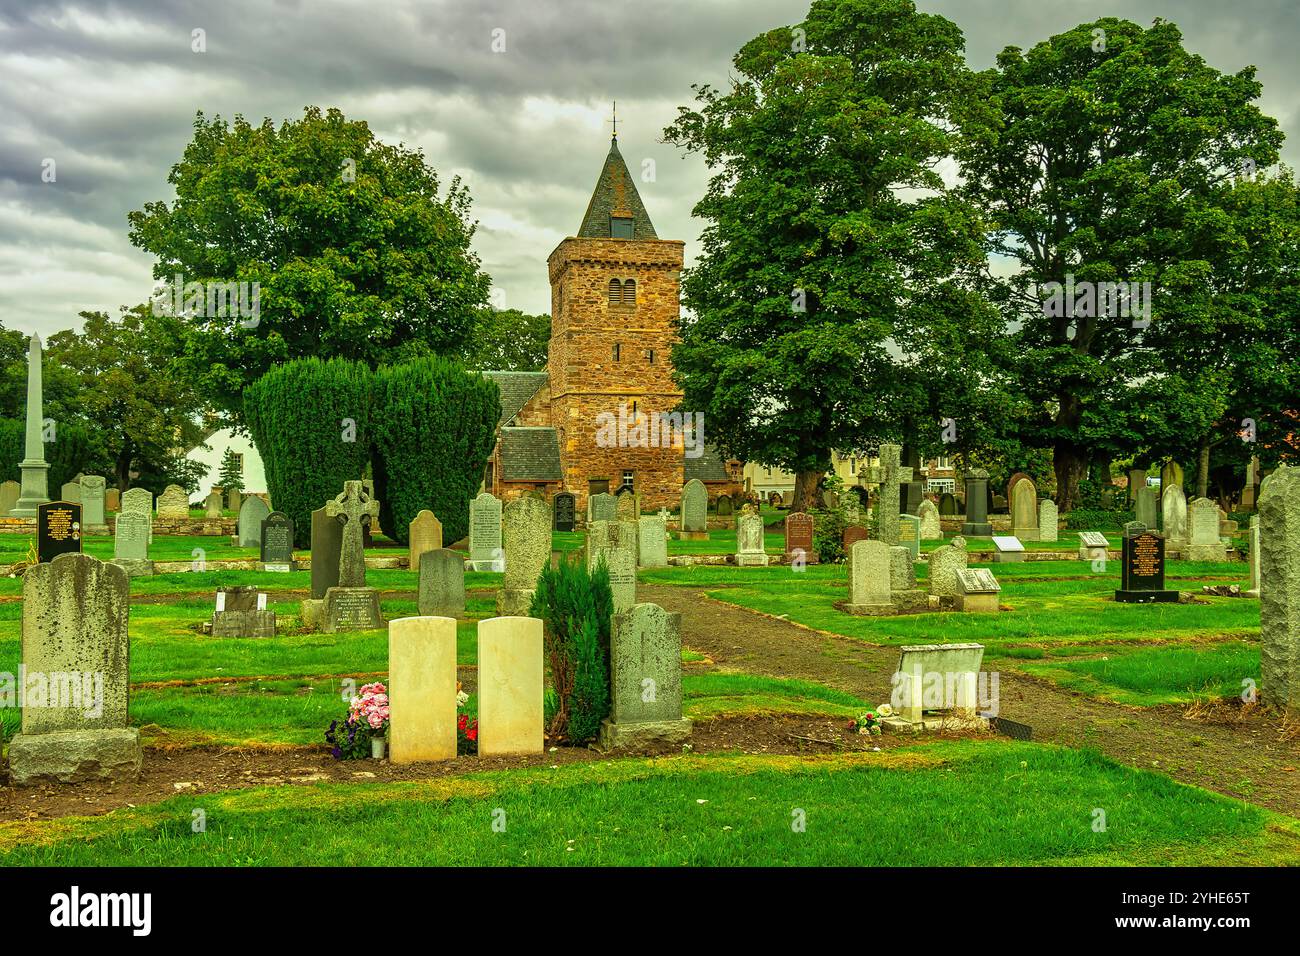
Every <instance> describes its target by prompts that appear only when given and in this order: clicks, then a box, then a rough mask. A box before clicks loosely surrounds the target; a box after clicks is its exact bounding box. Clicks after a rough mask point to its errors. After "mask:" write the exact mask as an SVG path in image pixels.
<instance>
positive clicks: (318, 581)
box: [311, 505, 343, 601]
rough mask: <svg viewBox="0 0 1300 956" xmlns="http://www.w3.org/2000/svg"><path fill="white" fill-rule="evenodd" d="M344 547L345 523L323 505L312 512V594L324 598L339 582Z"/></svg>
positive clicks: (319, 598)
mask: <svg viewBox="0 0 1300 956" xmlns="http://www.w3.org/2000/svg"><path fill="white" fill-rule="evenodd" d="M342 549H343V523H342V522H341V521H340V520H339V519H338V518H337V517H334V518H331V517H330V516H329V515H328V514H326V512H325V507H324V505H322V506H321V507H319V508H317V509H316V510H315V511H313V512H312V513H311V596H312V597H313V598H314V599H316V600H318V601H319V600H323V599H324V597H325V592H326V591H328V590H329V589H330V588H332V587H337V586H338V583H339V556H340V552H341V551H342Z"/></svg>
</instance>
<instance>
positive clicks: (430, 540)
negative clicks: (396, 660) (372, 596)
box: [389, 508, 442, 634]
mask: <svg viewBox="0 0 1300 956" xmlns="http://www.w3.org/2000/svg"><path fill="white" fill-rule="evenodd" d="M408 530H409V533H408V536H407V539H406V540H407V546H406V548H407V564H406V566H407V567H408V568H410V569H411V570H412V571H419V570H420V555H422V554H424V552H426V551H436V550H438V549H439V548H441V547H442V522H441V521H439V520H438V516H437V515H435V514H434V513H433V512H432V511H430V510H429V509H428V508H425V509H424V510H423V511H421V512H420V513H419V514H417V515H416V516H415V517H414V518H412V519H411V523H410V525H409V526H408ZM389 633H390V634H391V633H392V628H391V627H390V628H389Z"/></svg>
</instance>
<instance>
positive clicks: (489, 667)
mask: <svg viewBox="0 0 1300 956" xmlns="http://www.w3.org/2000/svg"><path fill="white" fill-rule="evenodd" d="M542 719H543V712H542V622H541V621H540V620H538V619H537V618H533V617H493V618H488V619H487V620H485V621H479V622H478V752H479V755H480V756H484V757H490V756H492V755H494V754H539V753H541V752H542V744H543V736H542Z"/></svg>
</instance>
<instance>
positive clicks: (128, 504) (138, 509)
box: [117, 488, 153, 544]
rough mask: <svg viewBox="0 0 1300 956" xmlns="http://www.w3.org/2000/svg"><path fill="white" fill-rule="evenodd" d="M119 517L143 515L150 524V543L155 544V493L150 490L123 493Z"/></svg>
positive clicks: (130, 489) (143, 489) (137, 489)
mask: <svg viewBox="0 0 1300 956" xmlns="http://www.w3.org/2000/svg"><path fill="white" fill-rule="evenodd" d="M117 513H118V515H119V516H121V515H124V514H128V513H130V514H141V515H144V516H145V518H146V519H147V520H148V522H149V543H150V544H153V492H152V491H150V490H149V489H148V488H128V489H127V490H126V491H124V492H122V501H121V508H119V509H118V512H117Z"/></svg>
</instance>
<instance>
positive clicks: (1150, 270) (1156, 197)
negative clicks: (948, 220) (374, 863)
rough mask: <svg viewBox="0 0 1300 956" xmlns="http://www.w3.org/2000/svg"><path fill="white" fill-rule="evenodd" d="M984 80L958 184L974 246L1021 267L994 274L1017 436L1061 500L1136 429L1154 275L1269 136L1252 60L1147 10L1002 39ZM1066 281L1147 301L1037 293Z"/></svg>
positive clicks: (1172, 304) (1167, 303)
mask: <svg viewBox="0 0 1300 956" xmlns="http://www.w3.org/2000/svg"><path fill="white" fill-rule="evenodd" d="M984 78H985V79H986V81H987V82H988V85H989V90H990V99H989V103H990V105H991V106H992V108H993V109H994V111H995V113H996V118H995V121H994V122H993V123H991V124H986V123H985V122H984V121H983V118H982V117H979V118H976V121H974V122H970V123H968V124H967V126H966V129H965V132H966V134H967V135H966V136H965V137H964V138H963V141H962V142H963V153H962V159H963V172H964V173H965V176H966V195H967V196H968V197H969V198H970V199H971V200H972V201H974V202H976V203H978V204H979V205H980V207H981V208H983V209H986V210H988V212H989V214H990V215H991V216H992V217H993V218H994V220H995V223H996V228H995V229H994V231H993V232H992V233H991V234H990V235H991V243H990V251H991V252H993V253H994V254H997V255H1001V256H1006V257H1008V258H1010V259H1011V260H1013V261H1015V262H1018V263H1019V266H1020V268H1019V270H1018V271H1017V272H1016V273H1015V274H1014V275H1012V276H1010V277H1009V278H997V277H994V278H993V281H995V282H996V283H997V285H998V286H999V287H1000V288H999V290H998V292H999V297H1000V298H1001V299H1002V300H1003V301H1005V302H1006V304H1007V313H1008V317H1009V318H1012V319H1015V320H1017V321H1018V322H1019V323H1021V324H1020V328H1019V331H1018V333H1017V336H1016V338H1017V345H1018V348H1017V350H1016V355H1017V361H1016V365H1015V377H1016V379H1017V380H1018V381H1019V382H1020V383H1021V386H1022V388H1023V392H1024V395H1025V398H1026V399H1027V401H1028V402H1029V403H1030V405H1031V406H1032V407H1033V409H1034V414H1033V416H1032V417H1031V418H1030V419H1029V420H1028V421H1027V422H1026V425H1025V432H1024V435H1025V438H1026V439H1027V440H1028V441H1031V442H1034V443H1038V444H1041V445H1044V446H1050V447H1052V448H1053V455H1054V466H1055V470H1056V477H1057V493H1058V496H1059V498H1058V503H1059V504H1060V505H1061V507H1062V509H1063V510H1064V509H1068V508H1069V507H1071V505H1072V503H1073V502H1074V501H1076V500H1077V498H1078V486H1079V481H1080V479H1081V477H1082V476H1083V475H1084V472H1085V469H1086V468H1087V467H1088V465H1089V463H1090V461H1096V460H1101V459H1105V460H1109V458H1108V456H1112V455H1114V454H1115V453H1116V452H1119V451H1122V450H1123V449H1125V448H1126V447H1127V449H1128V450H1129V451H1130V453H1131V452H1132V451H1138V450H1141V449H1143V448H1144V447H1146V446H1147V445H1149V444H1150V441H1149V439H1148V438H1147V437H1146V436H1144V435H1143V434H1142V430H1143V427H1144V423H1143V422H1142V421H1141V419H1140V417H1137V418H1135V417H1134V416H1132V415H1131V414H1129V412H1130V411H1131V409H1132V408H1133V407H1134V403H1135V401H1136V399H1137V397H1138V396H1137V393H1136V391H1135V389H1136V387H1137V385H1138V383H1140V382H1141V381H1142V380H1143V378H1144V377H1145V376H1147V375H1149V374H1150V373H1151V371H1152V367H1151V353H1150V349H1149V347H1148V346H1147V345H1146V341H1147V337H1148V332H1149V329H1151V328H1154V327H1156V326H1158V325H1159V323H1161V322H1162V321H1164V318H1165V317H1166V316H1167V315H1168V314H1170V313H1172V312H1173V311H1174V310H1176V309H1177V308H1179V306H1180V303H1179V302H1178V301H1176V300H1175V299H1174V298H1173V297H1172V296H1171V295H1170V294H1169V291H1168V290H1166V289H1165V288H1163V284H1164V282H1165V281H1166V280H1169V281H1170V284H1171V286H1172V285H1173V284H1174V283H1173V281H1172V278H1173V275H1174V274H1176V273H1177V272H1178V271H1179V270H1182V269H1185V257H1186V254H1187V250H1188V246H1189V244H1188V242H1187V237H1186V233H1187V231H1188V230H1189V228H1193V227H1194V225H1195V224H1196V223H1198V222H1200V221H1202V220H1203V219H1204V218H1205V217H1207V216H1211V215H1213V214H1214V209H1215V208H1216V207H1215V203H1216V202H1217V200H1218V192H1219V187H1220V185H1221V184H1222V183H1223V182H1224V180H1225V179H1226V178H1227V177H1229V176H1231V175H1234V174H1235V173H1236V171H1237V170H1239V169H1240V168H1241V166H1242V164H1243V163H1245V162H1247V161H1250V162H1254V163H1255V164H1257V165H1258V167H1259V168H1261V169H1262V168H1264V167H1267V166H1268V165H1270V164H1271V163H1273V162H1274V161H1275V160H1276V158H1277V149H1278V145H1279V143H1280V142H1281V134H1280V133H1279V132H1278V129H1277V124H1276V122H1275V121H1274V120H1272V119H1271V118H1269V117H1267V116H1265V115H1263V114H1262V113H1261V112H1260V111H1259V109H1258V108H1257V107H1256V106H1255V105H1254V102H1253V101H1254V100H1255V99H1257V98H1258V96H1259V94H1260V84H1259V83H1258V82H1257V81H1256V80H1255V71H1254V69H1253V68H1247V69H1244V70H1242V71H1240V72H1239V73H1237V74H1234V75H1226V74H1223V73H1220V72H1219V71H1218V70H1215V69H1214V68H1213V67H1211V66H1209V65H1208V64H1206V63H1205V61H1204V60H1203V59H1202V58H1201V57H1199V56H1197V55H1195V54H1193V53H1190V52H1188V51H1187V50H1185V49H1184V48H1183V45H1182V35H1181V34H1180V33H1179V31H1178V28H1177V27H1176V26H1174V25H1173V24H1171V23H1166V22H1163V21H1159V20H1158V21H1156V23H1155V24H1154V25H1153V26H1152V27H1151V28H1149V29H1143V28H1142V27H1140V26H1138V25H1137V24H1134V23H1130V22H1128V21H1125V20H1117V19H1103V20H1098V21H1097V22H1095V23H1088V24H1083V25H1080V26H1078V27H1075V28H1074V29H1073V30H1070V31H1069V32H1067V33H1063V34H1060V35H1058V36H1054V37H1052V38H1051V39H1050V40H1048V41H1046V42H1043V43H1040V44H1038V45H1036V46H1035V47H1033V48H1032V49H1031V50H1029V51H1028V52H1027V53H1025V52H1023V51H1021V50H1020V49H1018V48H1015V47H1008V48H1007V49H1006V50H1004V51H1003V52H1002V53H1001V54H1000V55H999V56H998V61H997V67H996V68H995V69H993V70H991V71H989V72H988V73H987V74H985V75H984ZM1071 280H1073V283H1074V284H1075V287H1076V288H1078V287H1079V286H1083V285H1084V284H1086V283H1101V282H1125V283H1131V282H1138V283H1141V282H1151V283H1152V292H1153V296H1154V298H1153V300H1152V302H1151V306H1152V307H1151V312H1150V316H1149V318H1148V317H1145V316H1138V317H1135V316H1133V315H1128V316H1125V315H1122V314H1114V315H1107V314H1103V310H1102V309H1101V307H1100V304H1098V303H1094V304H1093V305H1092V306H1091V307H1089V306H1087V304H1086V302H1085V303H1084V304H1083V307H1082V308H1079V309H1075V308H1074V306H1075V305H1076V304H1079V303H1078V302H1077V301H1070V302H1067V303H1065V306H1066V307H1065V308H1063V309H1054V308H1049V307H1045V306H1046V305H1047V304H1046V303H1045V302H1044V287H1045V286H1046V285H1047V284H1048V283H1060V284H1061V286H1067V285H1068V284H1069V283H1070V282H1071ZM1139 288H1140V286H1139ZM1082 294H1083V293H1080V295H1082ZM1111 311H1115V312H1118V310H1111ZM1135 319H1136V321H1135ZM1148 321H1149V323H1150V324H1149V325H1144V323H1147V322H1148Z"/></svg>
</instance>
